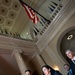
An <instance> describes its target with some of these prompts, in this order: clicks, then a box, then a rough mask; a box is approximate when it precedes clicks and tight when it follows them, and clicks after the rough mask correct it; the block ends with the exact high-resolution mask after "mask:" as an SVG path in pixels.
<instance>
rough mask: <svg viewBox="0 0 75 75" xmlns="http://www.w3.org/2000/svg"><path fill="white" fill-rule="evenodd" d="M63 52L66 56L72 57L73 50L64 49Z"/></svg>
mask: <svg viewBox="0 0 75 75" xmlns="http://www.w3.org/2000/svg"><path fill="white" fill-rule="evenodd" d="M65 53H66V55H67V57H68V58H69V59H73V57H74V52H73V51H72V50H70V49H68V50H66V51H65Z"/></svg>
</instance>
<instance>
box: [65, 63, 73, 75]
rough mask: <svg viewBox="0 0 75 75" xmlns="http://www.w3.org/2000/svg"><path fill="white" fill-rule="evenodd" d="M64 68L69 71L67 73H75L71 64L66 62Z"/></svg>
mask: <svg viewBox="0 0 75 75" xmlns="http://www.w3.org/2000/svg"><path fill="white" fill-rule="evenodd" d="M64 69H66V70H67V71H68V73H67V75H74V73H73V71H72V69H71V68H70V65H69V64H64Z"/></svg>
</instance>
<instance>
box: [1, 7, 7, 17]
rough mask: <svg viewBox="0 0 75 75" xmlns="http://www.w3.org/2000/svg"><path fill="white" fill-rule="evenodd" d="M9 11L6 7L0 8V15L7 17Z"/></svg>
mask: <svg viewBox="0 0 75 75" xmlns="http://www.w3.org/2000/svg"><path fill="white" fill-rule="evenodd" d="M7 12H8V9H7V8H6V7H4V6H0V15H3V16H6V15H7Z"/></svg>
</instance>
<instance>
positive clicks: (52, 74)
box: [42, 65, 62, 75]
mask: <svg viewBox="0 0 75 75" xmlns="http://www.w3.org/2000/svg"><path fill="white" fill-rule="evenodd" d="M42 72H43V74H44V75H62V74H61V73H60V72H59V71H56V70H54V69H53V68H51V67H50V66H49V65H44V66H42Z"/></svg>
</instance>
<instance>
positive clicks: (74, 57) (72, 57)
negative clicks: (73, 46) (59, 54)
mask: <svg viewBox="0 0 75 75" xmlns="http://www.w3.org/2000/svg"><path fill="white" fill-rule="evenodd" d="M65 53H66V55H67V57H68V58H69V59H70V68H71V69H72V71H73V73H74V75H75V55H74V52H73V51H72V50H70V49H68V50H66V52H65Z"/></svg>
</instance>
